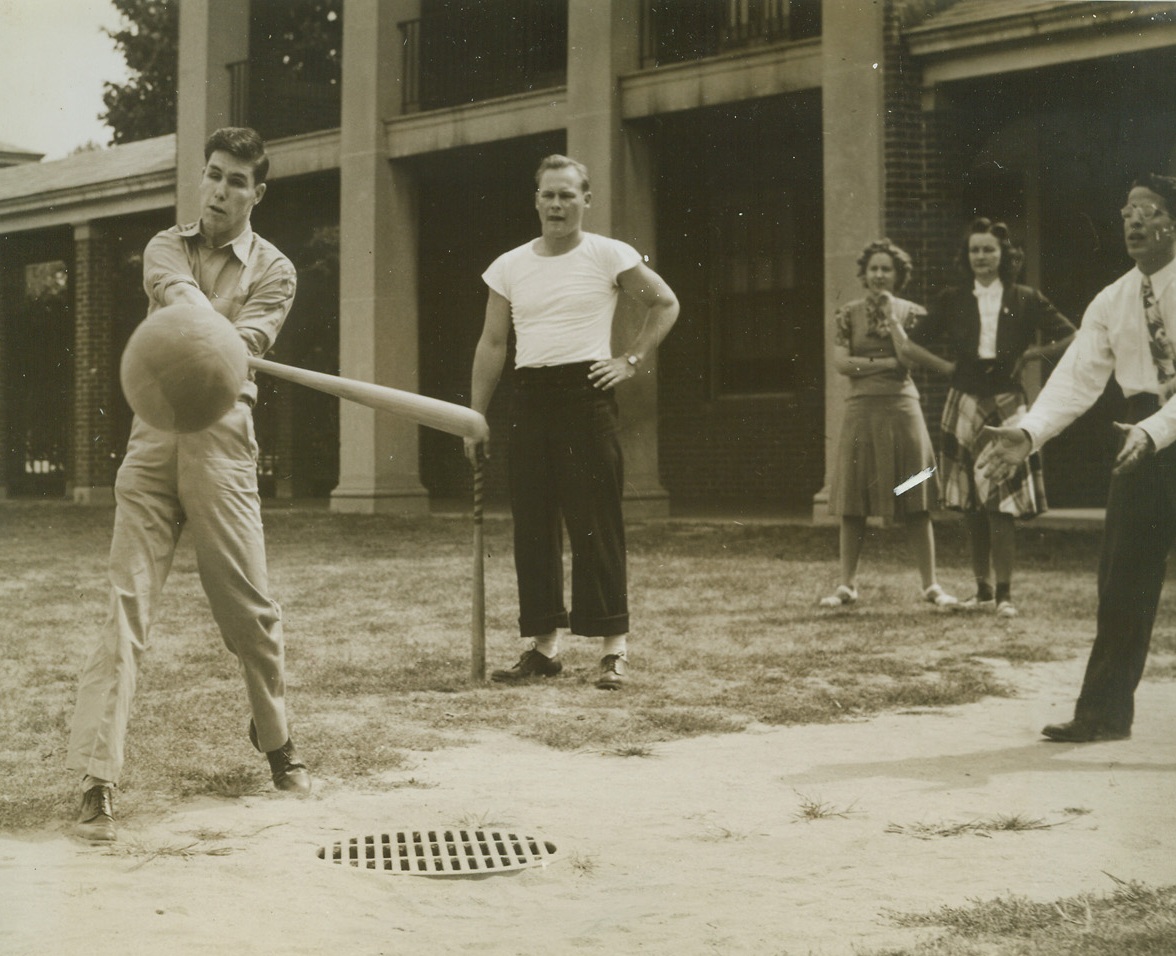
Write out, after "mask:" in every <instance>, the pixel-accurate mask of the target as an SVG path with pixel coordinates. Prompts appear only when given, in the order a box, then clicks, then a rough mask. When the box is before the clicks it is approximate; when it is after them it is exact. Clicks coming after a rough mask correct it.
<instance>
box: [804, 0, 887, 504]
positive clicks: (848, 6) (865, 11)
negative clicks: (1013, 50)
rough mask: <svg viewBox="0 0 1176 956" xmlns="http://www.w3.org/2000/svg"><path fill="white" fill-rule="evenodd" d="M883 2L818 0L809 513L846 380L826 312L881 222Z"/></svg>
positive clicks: (830, 456) (850, 290) (844, 292)
mask: <svg viewBox="0 0 1176 956" xmlns="http://www.w3.org/2000/svg"><path fill="white" fill-rule="evenodd" d="M884 49H885V4H883V3H869V4H856V3H845V2H844V0H823V3H822V4H821V70H822V85H821V114H822V115H821V125H822V128H823V130H824V143H823V152H824V177H825V184H824V189H825V197H824V198H825V484H824V487H822V489H821V490H820V491H819V492H818V493H817V495H816V497H815V498H814V500H813V518H814V520H817V521H824V520H828V517H829V516H828V512H827V510H826V509H827V506H828V501H829V491H828V488H829V477H830V475H831V474H832V472H833V469H834V468H835V467H836V457H837V436H838V433H839V431H840V427H841V414H842V410H843V408H844V405H845V396H846V394H847V391H848V389H847V387H846V384H845V380H844V379H843V378H842V376H840V375H838V374H837V371H836V369H834V368H833V312H834V310H835V309H836V308H837V306H838V305H839V304H840V303H842V302H845V301H848V300H849V299H851V298H853V297H855V296H857V295H859V294H861V292H862V288H861V284H860V282H859V280H858V278H857V265H856V259H857V257H858V255H859V254H860V253H861V250H862V247H863V246H865V244H866V243H867V242H869V241H870V240H871V239H877V238H879V237H881V235H882V232H883V229H884V228H885V200H886V189H885V173H886V170H885V151H884V143H885V136H884V134H885V118H886V108H885V97H884V93H885V90H884V85H883V72H884V66H885V64H884V62H883V53H884Z"/></svg>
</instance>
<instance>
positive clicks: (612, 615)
mask: <svg viewBox="0 0 1176 956" xmlns="http://www.w3.org/2000/svg"><path fill="white" fill-rule="evenodd" d="M569 398H570V399H571V400H570V405H569V408H568V409H567V412H568V414H567V415H566V417H564V418H563V423H564V424H563V426H562V436H561V437H562V441H561V448H563V449H566V454H565V455H562V456H561V460H560V470H559V478H558V482H559V493H560V506H561V509H562V511H563V516H564V521H565V523H566V524H567V528H568V538H569V540H570V543H571V548H572V615H571V628H572V632H573V633H575V634H580V635H584V636H587V637H613V636H616V635H620V634H625V633H627V632H628V630H629V605H628V582H627V576H626V564H625V523H624V515H623V511H622V498H623V494H624V465H623V461H622V457H621V443H620V440H619V439H618V437H617V401H616V396H615V395H614V394H613V393H612V392H601V391H598V390H596V389H593V388H586V389H584V390H582V391H581V392H579V393H578V394H576V395H575V396H574V397H572V396H569Z"/></svg>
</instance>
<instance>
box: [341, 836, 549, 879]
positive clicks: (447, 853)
mask: <svg viewBox="0 0 1176 956" xmlns="http://www.w3.org/2000/svg"><path fill="white" fill-rule="evenodd" d="M554 853H555V844H553V843H548V842H547V841H545V840H540V839H537V838H536V837H530V836H519V835H517V834H515V833H506V832H503V831H500V830H401V831H399V832H397V833H381V834H372V835H370V836H362V837H352V838H351V839H350V840H340V841H339V842H338V843H333V844H331V845H330V846H325V847H320V848H319V851H318V858H319V859H320V860H326V861H327V862H328V863H338V864H339V865H341V866H344V865H346V866H354V867H358V868H360V869H368V870H386V871H388V872H390V873H407V874H412V875H416V876H469V875H471V874H475V873H476V874H479V875H485V874H489V873H504V872H508V871H511V870H521V869H524V868H526V867H529V866H546V865H547V863H548V861H549V860H550V858H551V856H552V855H553V854H554Z"/></svg>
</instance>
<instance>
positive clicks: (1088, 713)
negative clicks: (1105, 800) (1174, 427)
mask: <svg viewBox="0 0 1176 956" xmlns="http://www.w3.org/2000/svg"><path fill="white" fill-rule="evenodd" d="M1128 406H1129V410H1130V413H1129V415H1128V420H1129V421H1132V422H1138V421H1141V420H1142V419H1143V418H1145V417H1147V415H1149V414H1151V413H1152V412H1154V411H1155V409H1156V407H1157V400H1156V397H1155V396H1154V395H1153V396H1143V395H1140V396H1132V399H1131V400H1130V401H1129V403H1128ZM1174 540H1176V446H1169V447H1168V448H1166V449H1164V450H1163V451H1161V452H1159V453H1158V454H1156V455H1154V456H1152V457H1151V458H1149V459H1147V460H1146V461H1144V462H1143V464H1142V465H1140V466H1139V467H1138V468H1137V469H1136V470H1135V471H1133V472H1132V473H1131V474H1128V475H1114V476H1112V477H1111V489H1110V493H1109V495H1108V497H1107V514H1106V524H1105V528H1104V531H1103V546H1102V557H1101V559H1100V561H1099V569H1098V631H1097V634H1096V635H1095V639H1094V646H1093V647H1092V648H1091V650H1090V659H1089V660H1088V661H1087V664H1086V676H1085V678H1084V679H1083V682H1082V692H1081V694H1080V695H1079V697H1078V703H1077V706H1076V707H1075V709H1074V716H1075V717H1076V718H1078V719H1080V720H1088V721H1090V722H1092V723H1095V724H1098V725H1100V726H1105V727H1107V728H1110V729H1114V730H1121V731H1126V730H1130V729H1131V722H1132V720H1133V719H1134V717H1135V688H1136V687H1137V686H1138V685H1139V680H1140V678H1141V677H1142V676H1143V668H1144V665H1145V664H1146V662H1147V652H1148V647H1149V646H1150V644H1151V635H1152V625H1153V624H1154V623H1155V619H1156V608H1157V606H1158V605H1159V602H1160V592H1161V590H1162V589H1163V586H1164V575H1165V572H1166V569H1167V563H1168V552H1169V550H1170V549H1171V547H1172V543H1173V541H1174Z"/></svg>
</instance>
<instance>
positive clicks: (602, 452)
mask: <svg viewBox="0 0 1176 956" xmlns="http://www.w3.org/2000/svg"><path fill="white" fill-rule="evenodd" d="M588 368H589V365H588V363H586V362H585V363H577V364H575V365H560V366H552V367H548V368H523V369H518V370H517V371H516V373H515V389H514V400H513V403H512V409H511V425H510V440H509V448H508V452H509V456H510V461H509V464H510V505H511V513H512V514H513V516H514V547H515V572H516V575H517V577H518V586H519V631H520V633H521V634H522V636H523V637H536V636H539V635H542V634H548V633H550V632H552V631H554V630H555V629H556V628H559V627H569V626H570V627H571V630H572V632H573V633H575V634H580V635H584V636H588V637H593V636H595V637H600V636H604V637H611V636H615V635H618V634H625V633H627V632H628V630H629V605H628V585H627V580H626V568H625V526H624V520H623V517H622V512H621V498H622V494H623V489H624V471H623V462H622V459H621V445H620V441H619V439H618V437H617V400H616V396H615V395H614V393H613V392H612V391H601V390H600V389H597V388H593V387H592V385H591V383H590V382H589V381H588ZM565 526H566V528H567V533H568V540H569V542H570V544H571V551H572V613H571V615H570V617H569V615H568V612H567V610H566V608H565V606H564V594H563V592H564V571H563V527H565Z"/></svg>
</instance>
